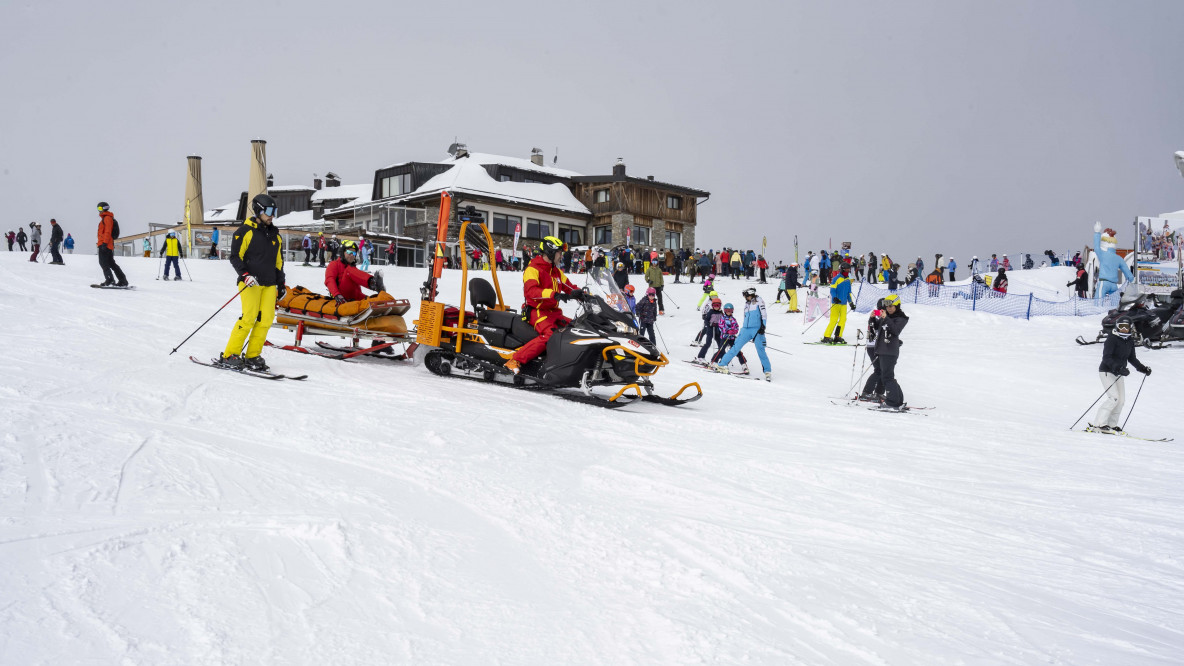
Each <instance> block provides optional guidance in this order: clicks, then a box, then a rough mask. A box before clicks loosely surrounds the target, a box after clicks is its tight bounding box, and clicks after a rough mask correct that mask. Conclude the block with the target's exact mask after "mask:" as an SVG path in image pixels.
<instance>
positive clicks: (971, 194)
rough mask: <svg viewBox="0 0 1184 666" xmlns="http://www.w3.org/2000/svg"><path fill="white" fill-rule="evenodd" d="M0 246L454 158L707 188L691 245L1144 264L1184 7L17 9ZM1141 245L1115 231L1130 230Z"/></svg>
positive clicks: (1166, 184) (1174, 126)
mask: <svg viewBox="0 0 1184 666" xmlns="http://www.w3.org/2000/svg"><path fill="white" fill-rule="evenodd" d="M0 25H2V26H3V38H2V39H0V90H2V91H3V93H4V95H3V103H0V162H2V164H0V195H2V198H3V203H4V206H3V210H4V217H5V218H6V219H5V220H4V221H3V222H0V227H3V230H5V231H6V230H7V229H15V228H16V227H17V226H18V225H20V224H27V223H28V222H29V221H31V220H38V221H42V222H47V221H48V220H49V218H50V217H56V218H57V219H58V220H59V222H61V223H63V224H64V225H65V227H66V230H67V231H71V232H73V233H74V235H75V236H76V237H79V238H81V239H83V240H85V241H87V242H86V243H84V245H91V244H93V242H92V238H93V233H94V228H95V224H96V220H97V218H96V213H95V209H94V204H95V202H97V201H99V200H105V201H108V202H110V203H111V206H112V209H113V210H114V211H115V213H116V215H117V217H118V218H119V220H120V224H121V227H122V228H123V229H124V230H125V233H130V232H132V231H137V230H142V229H144V228H146V227H147V224H148V222H167V221H171V220H177V219H180V218H181V217H182V216H183V211H184V194H185V156H186V155H187V154H189V153H196V154H200V155H202V156H203V158H204V160H203V175H204V185H205V203H206V204H207V207H210V206H213V205H217V204H221V203H225V202H227V201H231V200H233V199H234V198H235V197H236V196H237V194H238V192H240V191H242V190H244V189H246V185H247V169H248V158H249V141H250V139H252V138H256V137H259V138H264V139H266V140H267V141H268V166H269V168H270V170H271V171H272V172H274V173H275V175H276V178H277V184H298V183H311V179H312V174H313V173H314V172H315V173H320V174H324V172H325V171H328V170H333V171H336V172H337V173H339V174H341V175H342V177H343V179H344V181H345V182H347V183H358V182H368V181H370V180H371V179H372V178H373V172H374V170H375V169H377V168H379V167H382V166H384V165H387V164H391V163H394V162H398V161H403V160H439V159H442V158H443V157H444V156H445V152H444V151H445V149H446V148H447V146H448V144H449V143H451V142H452V140H453V137H459V138H460V139H461V140H462V141H465V142H467V143H468V144H469V146H470V148H471V149H473V150H477V151H481V152H490V153H500V154H506V155H514V156H519V157H525V156H527V155H528V153H529V151H530V149H531V147H534V146H538V147H540V148H543V149H545V150H546V152H547V154H548V162H549V161H550V157H551V154H552V153H553V151H554V149H555V147H556V146H558V148H559V165H560V166H563V167H565V168H569V169H573V170H576V171H580V172H583V173H588V174H599V173H607V172H608V170H609V169H610V168H611V166H612V163H613V161H614V160H615V159H616V158H617V157H624V158H625V160H626V162H627V164H628V168H629V172H630V173H631V174H633V175H638V176H645V175H654V176H655V177H656V178H658V179H660V180H665V181H669V182H674V183H679V184H685V185H688V186H692V187H696V188H702V189H706V190H709V191H710V192H712V197H711V200H710V201H709V202H708V203H706V204H705V205H704V206H703V208H702V209H701V211H700V218H699V219H700V226H699V232H698V240H699V245H701V246H703V247H705V248H706V247H708V246H712V247H715V248H717V249H718V248H719V247H720V246H721V245H722V244H725V243H727V244H731V245H733V246H742V247H754V248H756V247H758V246H759V243H760V238H761V236H762V235H763V234H768V236H769V245H770V252H769V254H770V255H771V257H772V258H774V259H776V258H787V259H788V258H790V256H791V255H792V246H791V244H792V240H793V236H794V234H797V235H798V236H799V237H800V240H801V243H802V253H803V255H804V253H805V250H806V249H807V248H809V249H814V250H815V251H817V250H818V249H819V248H820V247H823V246H825V245H826V244H827V243H828V241H829V240H832V239H833V241H834V243H835V246H836V247H837V246H838V243H839V242H840V241H842V240H852V241H854V242H855V249H856V250H858V251H862V252H866V251H868V250H873V251H876V252H889V253H891V254H892V255H894V257H895V258H898V259H906V260H911V259H914V258H915V256H916V255H918V254H923V255H926V259H927V263H929V262H932V259H933V256H932V255H933V253H934V252H938V251H941V252H945V253H947V254H953V255H955V256H957V257H958V258H959V259H961V260H963V261H965V259H968V258H969V255H970V254H971V253H975V254H979V255H980V256H981V255H983V254H985V253H990V252H1017V251H1020V250H1027V251H1040V250H1043V249H1046V248H1056V249H1061V248H1066V249H1067V248H1068V247H1070V246H1079V245H1081V244H1082V243H1085V242H1088V241H1089V240H1090V232H1091V230H1092V229H1091V228H1092V224H1093V221H1094V220H1095V219H1100V220H1102V221H1104V222H1105V223H1106V224H1108V225H1114V226H1116V227H1117V228H1119V229H1121V230H1122V236H1120V242H1122V243H1123V244H1126V242H1128V241H1129V240H1130V221H1131V220H1132V219H1133V218H1134V216H1135V215H1155V214H1158V213H1162V212H1166V211H1171V210H1179V209H1181V208H1184V180H1182V179H1181V177H1180V174H1179V173H1178V172H1177V171H1176V169H1175V168H1174V166H1173V163H1172V154H1173V152H1174V151H1176V150H1180V149H1184V53H1182V52H1181V47H1180V35H1181V30H1182V28H1184V2H1179V1H1163V2H1143V1H1139V2H1111V3H1104V2H1029V1H1025V2H946V1H941V2H937V1H935V2H879V1H877V2H872V1H868V2H808V3H796V2H777V3H736V2H731V3H724V2H698V1H689V2H682V1H680V2H661V3H646V2H599V3H564V2H538V3H518V2H499V3H491V2H449V3H431V2H426V3H425V2H420V3H392V2H373V3H354V2H340V1H339V2H305V1H297V2H202V3H183V4H182V3H170V2H158V1H153V2H102V3H97V2H32V1H31V0H26V1H23V2H5V3H3V5H2V6H0ZM1123 225H1125V227H1124V226H1123Z"/></svg>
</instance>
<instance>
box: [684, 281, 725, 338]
mask: <svg viewBox="0 0 1184 666" xmlns="http://www.w3.org/2000/svg"><path fill="white" fill-rule="evenodd" d="M707 297H708V298H710V299H711V300H710V301H708V302H707V305H704V306H703V307H702V309H701V312H702V314H703V328H701V329H699V332H698V333H696V334H695V341H694V342H692V343H691V346H692V347H698V346H699V343H700V342H702V341H703V336H704V335H706V336H707V340H708V342H710V341H711V336H712V334H711V329H712V327H713V326H714V324H709V323H708V322H707V320H708V319H709V317H708V314H709V313H710V312H711V308H712V304H713V303H718V302H719V293H717V292H714V291H713V292H711V293H710V294H708V295H707Z"/></svg>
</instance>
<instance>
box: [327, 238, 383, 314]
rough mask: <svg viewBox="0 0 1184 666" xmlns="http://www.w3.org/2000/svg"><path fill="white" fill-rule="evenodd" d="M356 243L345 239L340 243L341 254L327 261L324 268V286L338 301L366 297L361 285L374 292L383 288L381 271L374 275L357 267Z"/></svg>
mask: <svg viewBox="0 0 1184 666" xmlns="http://www.w3.org/2000/svg"><path fill="white" fill-rule="evenodd" d="M357 263H358V243H357V241H352V240H347V241H345V242H343V243H342V244H341V256H340V257H338V258H336V259H334V260H333V261H331V262H329V267H328V268H326V269H325V286H326V287H328V288H329V295H330V296H332V297H333V298H335V299H336V300H337V302H338V303H344V302H346V301H361V300H364V299H365V298H366V295H365V294H363V293H362V287H365V288H367V289H371V290H373V291H375V292H379V291H382V290H383V284H382V272H381V271H375V272H374V275H371V274H369V273H367V272H366V271H364V270H362V269H360V268H358V267H357V266H356V264H357Z"/></svg>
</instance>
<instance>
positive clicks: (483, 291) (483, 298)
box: [469, 277, 497, 308]
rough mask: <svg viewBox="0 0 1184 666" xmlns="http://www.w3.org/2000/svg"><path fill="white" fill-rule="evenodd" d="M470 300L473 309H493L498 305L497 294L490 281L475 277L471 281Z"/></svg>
mask: <svg viewBox="0 0 1184 666" xmlns="http://www.w3.org/2000/svg"><path fill="white" fill-rule="evenodd" d="M469 300H470V301H472V303H473V308H478V307H481V308H492V307H494V306H496V305H497V292H495V291H494V290H493V285H491V284H489V281H488V280H486V279H485V278H479V277H475V278H473V279H472V280H469Z"/></svg>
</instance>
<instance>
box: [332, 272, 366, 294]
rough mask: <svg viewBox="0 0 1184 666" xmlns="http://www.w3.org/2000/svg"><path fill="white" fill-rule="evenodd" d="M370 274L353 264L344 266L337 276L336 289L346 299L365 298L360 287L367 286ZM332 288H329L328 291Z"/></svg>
mask: <svg viewBox="0 0 1184 666" xmlns="http://www.w3.org/2000/svg"><path fill="white" fill-rule="evenodd" d="M369 284H370V274H369V273H367V272H366V271H364V270H362V269H360V268H356V267H354V266H346V268H345V271H344V272H342V273H341V274H340V275H338V276H337V291H338V293H340V294H341V295H342V296H344V297H345V300H347V301H360V300H363V299H365V298H366V295H365V294H363V293H362V287H367V288H369V286H368V285H369ZM331 292H332V290H330V293H331Z"/></svg>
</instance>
